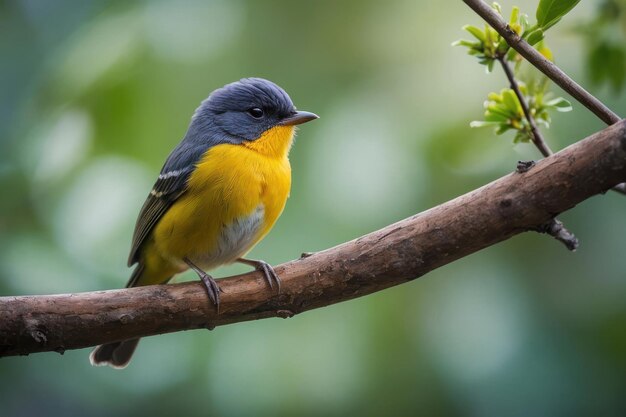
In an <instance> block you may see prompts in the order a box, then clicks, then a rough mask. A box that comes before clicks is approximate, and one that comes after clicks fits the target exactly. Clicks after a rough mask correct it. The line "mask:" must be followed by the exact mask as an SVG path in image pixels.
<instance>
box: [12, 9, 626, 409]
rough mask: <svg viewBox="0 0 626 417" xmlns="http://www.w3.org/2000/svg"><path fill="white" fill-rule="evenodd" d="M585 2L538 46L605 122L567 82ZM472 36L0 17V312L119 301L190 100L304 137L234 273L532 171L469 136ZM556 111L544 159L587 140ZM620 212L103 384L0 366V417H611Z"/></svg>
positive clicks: (423, 23)
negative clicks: (214, 98) (240, 110)
mask: <svg viewBox="0 0 626 417" xmlns="http://www.w3.org/2000/svg"><path fill="white" fill-rule="evenodd" d="M501 3H502V5H503V9H504V10H505V11H506V13H508V12H509V11H510V9H511V6H513V5H514V4H517V5H519V6H521V8H522V11H525V12H527V13H529V14H531V15H532V14H533V11H534V8H535V7H536V2H534V1H522V2H515V3H513V2H510V1H502V2H501ZM599 4H600V3H599V2H596V1H585V2H582V3H581V4H580V5H579V6H578V7H577V8H576V9H575V10H574V11H573V12H572V13H571V15H568V16H567V17H566V19H565V20H564V21H563V22H562V23H561V24H559V25H558V26H557V27H555V28H554V29H551V31H550V33H549V34H548V38H547V39H548V42H549V44H550V46H551V47H552V49H553V51H554V55H555V59H556V62H557V64H559V65H560V66H561V67H562V68H563V69H564V70H565V71H566V72H567V73H569V74H571V75H572V76H573V77H574V78H575V79H577V80H580V81H582V82H583V83H584V84H585V83H586V84H587V85H588V86H589V87H590V88H591V89H592V91H593V92H594V94H597V95H598V96H599V97H600V98H601V99H602V100H604V101H605V102H606V103H607V104H609V105H610V106H611V107H612V108H613V109H614V110H615V111H616V112H617V113H620V114H622V115H624V114H626V100H625V99H624V94H622V93H620V92H617V91H614V90H613V91H611V88H610V87H607V86H602V85H599V86H594V85H591V84H589V82H588V81H587V80H589V74H588V71H587V67H588V65H587V64H585V62H586V61H585V40H584V38H581V37H580V36H579V34H578V33H577V31H578V30H577V28H578V25H579V24H580V22H583V21H587V20H589V18H590V16H592V15H593V14H594V13H595V11H596V9H597V7H598V5H599ZM480 22H481V21H480V19H479V18H478V17H477V16H475V15H474V14H473V13H472V12H471V11H470V9H469V8H467V7H466V6H465V5H464V4H463V3H462V2H461V1H454V2H435V1H414V0H400V1H395V0H394V1H387V2H378V1H373V0H372V1H365V0H358V1H357V0H353V1H343V2H335V1H330V0H326V1H319V2H295V1H287V0H284V1H251V0H250V1H233V0H222V1H181V2H166V1H137V2H123V1H105V0H100V1H97V0H92V1H71V0H57V1H55V2H51V1H43V0H28V1H26V0H24V1H10V0H9V1H4V2H0V60H1V62H0V186H1V189H2V197H0V295H21V294H46V293H68V292H79V291H92V290H100V289H108V288H117V287H121V286H123V285H124V284H125V282H126V280H127V277H128V275H129V270H128V269H127V268H126V265H125V262H126V258H127V252H128V250H129V246H130V239H131V234H132V230H133V226H134V222H135V218H136V215H137V213H138V211H139V208H140V207H141V204H142V203H143V200H144V198H145V197H146V195H147V193H148V190H149V189H150V187H151V185H152V182H153V181H154V179H155V177H156V175H157V173H158V171H159V169H160V167H161V164H162V163H163V161H164V159H165V157H166V156H167V154H168V153H169V151H170V150H171V149H172V148H173V147H174V146H175V144H176V143H177V142H178V141H179V140H180V138H181V137H182V136H183V134H184V132H185V129H186V127H187V124H188V122H189V119H190V117H191V114H192V112H193V111H194V109H195V108H196V106H197V105H198V104H199V102H200V101H201V100H203V99H204V98H205V97H206V96H207V95H208V93H209V92H210V91H212V90H213V89H215V88H217V87H220V86H222V85H224V84H225V83H228V82H231V81H233V80H236V79H239V78H241V77H246V76H261V77H266V78H269V79H271V80H273V81H275V82H276V83H278V84H279V85H281V86H282V87H284V88H285V89H286V90H287V91H288V92H289V93H290V95H291V97H292V99H293V100H294V102H295V103H296V105H297V106H298V107H299V108H301V109H306V110H310V111H314V112H316V113H318V114H319V115H320V116H321V119H320V120H318V121H316V122H314V123H311V124H307V125H306V126H303V127H302V129H301V130H300V133H299V137H298V140H297V143H296V144H295V146H294V148H293V150H292V152H291V161H292V166H293V188H292V193H291V198H290V200H289V201H288V203H287V207H286V210H285V212H284V214H283V216H282V217H281V218H280V220H279V221H278V223H277V225H276V227H275V228H274V230H273V231H272V233H271V234H270V235H269V236H268V237H267V238H266V239H265V240H264V241H263V242H262V243H261V244H260V245H259V246H258V247H257V248H255V249H254V251H253V252H252V256H253V257H256V258H261V259H265V260H267V261H269V262H271V263H273V264H277V263H281V262H284V261H287V260H290V259H293V258H296V257H298V256H299V255H300V253H301V252H303V251H316V250H320V249H324V248H327V247H330V246H333V245H335V244H338V243H340V242H343V241H346V240H349V239H352V238H354V237H357V236H359V235H362V234H364V233H367V232H370V231H372V230H375V229H377V228H380V227H382V226H385V225H387V224H389V223H392V222H394V221H397V220H399V219H402V218H404V217H407V216H409V215H411V214H414V213H417V212H419V211H422V210H425V209H427V208H429V207H432V206H434V205H437V204H439V203H442V202H444V201H446V200H448V199H451V198H453V197H456V196H457V195H460V194H462V193H465V192H467V191H470V190H472V189H474V188H476V187H478V186H480V185H483V184H485V183H487V182H489V181H491V180H493V179H496V178H498V177H500V176H502V175H504V174H506V173H508V172H510V171H511V170H513V169H514V166H515V163H516V161H517V160H520V159H521V160H525V159H536V158H538V156H539V155H538V152H537V151H535V150H534V149H533V148H532V147H531V146H530V145H524V144H520V145H515V146H513V145H512V143H511V137H512V134H511V136H507V135H505V136H503V137H496V136H494V135H493V133H492V132H491V131H489V130H482V129H481V130H476V129H470V128H469V122H470V121H471V120H477V119H481V117H482V112H483V109H482V102H483V100H484V99H485V98H486V95H487V93H489V92H490V91H498V90H500V88H502V87H504V86H505V85H506V83H505V78H504V75H503V74H502V73H501V71H499V69H498V68H496V69H495V71H494V73H493V74H490V75H486V74H485V71H484V68H483V67H481V66H479V65H477V63H476V62H475V60H474V59H473V58H471V57H469V56H467V55H466V54H465V51H464V50H463V49H461V48H452V47H450V44H451V42H452V41H454V40H456V39H458V38H460V37H466V35H465V34H464V33H463V32H462V31H461V29H460V28H461V26H462V25H463V24H466V23H472V24H477V25H480V24H481V23H480ZM556 92H557V93H558V94H561V93H560V92H559V91H558V90H557V91H556ZM574 107H575V108H574V111H573V112H572V113H567V114H559V115H555V116H554V126H553V128H552V129H551V130H550V131H547V132H546V135H547V138H548V140H549V142H550V144H551V146H552V147H553V148H555V149H559V148H562V147H564V146H567V145H568V144H570V143H572V142H574V141H576V140H579V139H581V138H583V137H585V136H586V135H588V134H590V133H592V132H594V131H596V130H599V129H601V128H602V127H603V126H602V124H601V123H600V122H599V121H598V120H596V119H595V118H594V117H593V116H592V115H590V114H589V113H588V112H587V111H586V110H585V109H583V108H581V106H580V105H578V104H576V103H574ZM625 205H626V200H624V197H623V196H620V195H617V194H615V193H608V194H607V195H605V196H602V197H596V198H593V199H591V200H589V201H586V202H584V203H583V204H581V205H580V206H578V207H577V208H575V209H574V210H572V211H571V212H568V213H566V214H564V215H562V216H561V218H562V220H563V221H565V223H566V224H567V225H568V227H569V228H570V229H571V230H572V231H574V232H575V233H576V235H577V236H578V237H579V238H580V239H581V247H580V249H579V250H578V252H576V253H569V252H567V251H566V250H565V249H564V248H563V247H562V245H560V244H559V243H558V242H556V241H554V240H552V239H550V238H548V237H546V236H541V235H538V234H525V235H522V236H519V237H516V238H514V239H511V240H510V241H507V242H504V243H502V244H499V245H497V246H495V247H491V248H488V249H487V250H484V251H482V252H480V253H477V254H475V255H472V256H469V257H467V258H464V259H462V260H460V261H457V262H455V263H453V264H451V265H448V266H446V267H443V268H440V269H439V270H437V271H434V272H433V273H431V274H429V275H427V276H425V277H423V278H421V279H419V280H417V281H414V282H412V283H409V284H407V285H402V286H400V287H396V288H393V289H390V290H386V291H383V292H380V293H377V294H374V295H371V296H368V297H365V298H361V299H358V300H354V301H350V302H346V303H341V304H338V305H334V306H331V307H328V308H324V309H320V310H315V311H311V312H307V313H305V314H302V315H301V316H296V317H294V318H292V319H289V320H264V321H259V322H253V323H242V324H237V325H232V326H226V327H221V328H218V329H216V330H215V331H213V332H207V331H193V332H181V333H176V334H169V335H163V336H157V337H151V338H146V339H145V340H143V341H142V343H141V344H140V346H139V350H138V352H137V354H136V356H135V358H134V360H133V362H132V363H131V365H130V366H129V367H128V368H127V369H126V370H124V371H115V370H112V369H108V368H106V369H105V368H93V367H91V366H90V364H89V361H88V353H89V350H88V349H84V350H81V351H69V352H66V353H65V355H63V356H60V355H58V354H56V353H43V354H36V355H32V356H30V357H13V358H3V359H1V360H0V415H2V416H10V417H13V416H35V415H46V416H85V417H89V416H110V415H118V416H122V415H133V416H154V415H180V416H207V415H218V416H294V415H298V416H315V415H326V416H344V415H363V416H389V415H418V414H421V415H441V416H453V415H466V416H504V415H506V416H540V415H545V416H547V415H550V416H574V415H591V414H593V415H596V414H597V415H605V416H608V415H624V413H625V412H626V395H624V393H625V392H626V354H625V353H626V301H625V300H626V279H625V278H626V272H625V271H626V256H624V245H625V244H626V240H625V239H626V222H625V221H624V218H623V216H624V207H625ZM244 270H245V268H243V269H242V268H232V267H231V268H225V269H222V270H218V271H216V273H215V276H218V277H221V276H226V275H228V274H231V273H234V272H241V271H244ZM180 279H195V276H194V275H193V274H185V275H184V276H183V277H181V278H180Z"/></svg>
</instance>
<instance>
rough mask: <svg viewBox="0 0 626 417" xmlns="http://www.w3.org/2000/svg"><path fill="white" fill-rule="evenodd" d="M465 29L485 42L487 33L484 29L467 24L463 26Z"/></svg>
mask: <svg viewBox="0 0 626 417" xmlns="http://www.w3.org/2000/svg"><path fill="white" fill-rule="evenodd" d="M463 30H466V31H468V32H469V33H470V34H471V35H472V36H473V37H475V38H476V39H478V40H479V41H481V42H485V34H484V33H483V31H482V30H480V29H478V28H477V27H476V26H472V25H465V26H463Z"/></svg>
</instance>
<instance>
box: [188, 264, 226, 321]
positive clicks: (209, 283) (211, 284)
mask: <svg viewBox="0 0 626 417" xmlns="http://www.w3.org/2000/svg"><path fill="white" fill-rule="evenodd" d="M185 263H187V265H189V267H190V268H191V269H193V270H194V271H195V272H196V274H198V277H199V278H200V281H202V283H203V284H204V287H205V288H206V292H207V294H208V295H209V298H210V299H211V301H212V302H213V305H215V308H216V309H217V312H218V313H219V311H220V292H221V291H222V289H221V288H220V287H219V285H217V282H215V279H213V277H212V276H211V275H209V274H207V273H206V272H204V271H203V270H202V269H200V268H199V267H197V266H196V265H195V264H194V263H193V262H191V261H190V260H189V259H185Z"/></svg>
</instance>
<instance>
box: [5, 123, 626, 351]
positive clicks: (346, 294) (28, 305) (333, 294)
mask: <svg viewBox="0 0 626 417" xmlns="http://www.w3.org/2000/svg"><path fill="white" fill-rule="evenodd" d="M624 181H626V121H625V122H619V123H617V124H615V125H613V126H611V127H609V128H607V129H605V130H603V131H600V132H598V133H596V134H594V135H592V136H590V137H588V138H587V139H585V140H583V141H580V142H578V143H575V144H574V145H571V146H569V147H568V148H566V149H564V150H562V151H560V152H558V153H556V154H554V155H552V156H550V157H548V158H546V159H544V160H542V161H539V162H538V163H537V164H536V165H535V166H532V167H529V169H528V170H527V171H526V172H523V173H520V172H514V173H512V174H509V175H507V176H505V177H502V178H500V179H498V180H496V181H494V182H492V183H490V184H487V185H485V186H484V187H482V188H479V189H477V190H474V191H472V192H470V193H468V194H465V195H463V196H461V197H458V198H456V199H454V200H451V201H449V202H447V203H444V204H442V205H440V206H437V207H434V208H432V209H430V210H427V211H425V212H423V213H420V214H417V215H415V216H412V217H410V218H408V219H405V220H402V221H400V222H398V223H395V224H392V225H390V226H387V227H385V228H383V229H381V230H378V231H376V232H373V233H370V234H368V235H365V236H362V237H360V238H358V239H355V240H353V241H350V242H347V243H343V244H341V245H339V246H336V247H334V248H331V249H328V250H325V251H322V252H318V253H314V254H312V255H310V256H307V257H304V258H301V259H299V260H295V261H291V262H288V263H286V264H283V265H280V266H278V267H276V272H277V273H278V274H279V275H280V277H281V279H282V292H281V293H280V294H276V293H275V292H274V291H272V290H270V289H269V288H268V287H267V284H266V282H265V281H264V279H263V277H262V276H261V275H260V274H259V273H257V272H253V273H249V274H245V275H239V276H235V277H231V278H226V279H223V280H220V286H221V288H222V289H223V291H224V292H223V294H222V303H221V307H220V313H219V314H217V313H216V311H215V310H214V308H213V307H212V306H211V304H210V303H209V301H208V298H207V295H206V292H205V290H204V287H203V286H202V284H200V283H199V282H192V283H183V284H175V285H157V286H150V287H139V288H129V289H121V290H111V291H98V292H89V293H80V294H65V295H47V296H19V297H1V298H0V317H2V320H1V321H0V356H10V355H25V354H29V353H34V352H43V351H57V352H63V351H65V350H66V349H77V348H83V347H87V346H93V345H97V344H102V343H105V342H113V341H118V340H124V339H131V338H137V337H143V336H149V335H155V334H160V333H167V332H175V331H180V330H189V329H197V328H209V329H212V328H214V327H215V326H222V325H225V324H231V323H237V322H242V321H247V320H256V319H262V318H268V317H283V318H287V317H291V316H293V315H294V314H298V313H301V312H303V311H307V310H311V309H314V308H319V307H323V306H327V305H329V304H334V303H338V302H342V301H346V300H349V299H353V298H356V297H360V296H363V295H367V294H370V293H373V292H376V291H380V290H383V289H385V288H388V287H391V286H394V285H398V284H402V283H405V282H409V281H411V280H413V279H415V278H417V277H420V276H422V275H424V274H426V273H427V272H429V271H432V270H433V269H436V268H438V267H440V266H442V265H445V264H448V263H450V262H453V261H455V260H457V259H459V258H462V257H464V256H466V255H469V254H471V253H473V252H476V251H478V250H480V249H483V248H485V247H487V246H490V245H493V244H496V243H498V242H500V241H503V240H506V239H508V238H510V237H512V236H514V235H516V234H519V233H522V232H525V231H531V230H541V227H542V226H545V225H546V224H550V222H551V220H552V219H553V218H554V217H555V216H556V215H557V214H559V213H561V212H563V211H565V210H568V209H570V208H572V207H574V206H575V205H576V204H578V203H580V202H581V201H583V200H585V199H587V198H589V197H591V196H593V195H595V194H598V193H603V192H605V191H607V190H609V189H610V188H611V187H613V186H615V185H616V184H618V183H621V182H624Z"/></svg>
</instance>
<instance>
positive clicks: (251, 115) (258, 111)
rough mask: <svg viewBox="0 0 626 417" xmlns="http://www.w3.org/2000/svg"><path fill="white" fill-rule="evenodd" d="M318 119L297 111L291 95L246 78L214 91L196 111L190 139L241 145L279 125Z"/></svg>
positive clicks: (257, 80)
mask: <svg viewBox="0 0 626 417" xmlns="http://www.w3.org/2000/svg"><path fill="white" fill-rule="evenodd" d="M313 119H317V116H316V115H315V114H313V113H309V112H304V111H297V110H296V107H295V106H294V105H293V102H292V101H291V98H289V95H288V94H287V93H286V92H285V90H283V89H282V88H280V87H279V86H277V85H276V84H274V83H273V82H271V81H268V80H264V79H262V78H243V79H241V80H239V81H235V82H234V83H230V84H227V85H225V86H224V87H222V88H219V89H217V90H215V91H213V92H212V93H211V94H210V95H209V97H208V98H207V99H206V100H204V101H203V102H202V104H201V105H200V107H198V109H197V110H196V112H195V114H194V116H193V118H192V121H191V125H190V126H189V131H188V132H187V135H186V136H187V138H188V139H191V140H193V141H194V142H196V141H199V140H200V141H203V142H205V143H206V142H209V143H211V144H215V143H216V142H218V143H241V142H243V141H253V140H256V139H258V138H259V137H260V136H261V135H262V134H263V132H265V131H267V130H268V129H271V128H272V127H274V126H278V125H297V124H300V123H305V122H308V121H309V120H313Z"/></svg>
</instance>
